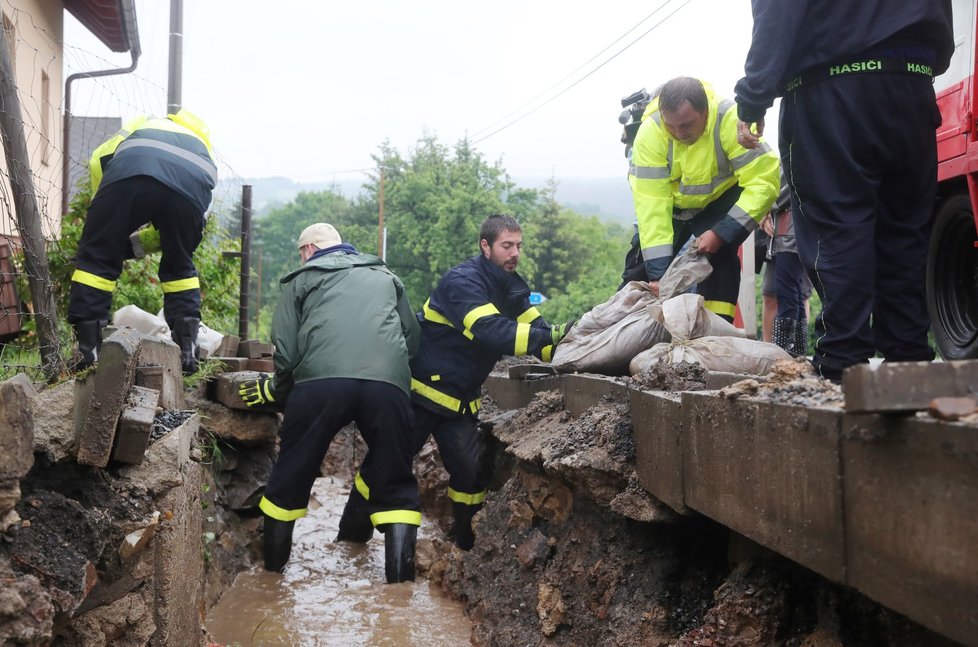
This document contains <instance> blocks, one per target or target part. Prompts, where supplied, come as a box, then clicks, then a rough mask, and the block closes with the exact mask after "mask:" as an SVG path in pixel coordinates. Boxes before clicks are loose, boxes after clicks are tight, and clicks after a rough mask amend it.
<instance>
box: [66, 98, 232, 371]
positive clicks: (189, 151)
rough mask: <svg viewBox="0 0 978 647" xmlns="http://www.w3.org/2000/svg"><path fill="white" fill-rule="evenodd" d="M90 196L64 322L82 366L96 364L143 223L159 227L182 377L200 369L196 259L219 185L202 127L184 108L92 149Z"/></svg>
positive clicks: (166, 302) (163, 283) (167, 306)
mask: <svg viewBox="0 0 978 647" xmlns="http://www.w3.org/2000/svg"><path fill="white" fill-rule="evenodd" d="M90 166H91V175H92V189H93V190H95V197H94V198H92V204H91V206H90V207H89V208H88V215H87V216H86V219H85V228H84V229H83V230H82V236H81V241H79V243H78V251H77V253H76V254H75V271H74V273H73V274H72V275H71V291H70V293H69V296H68V321H69V322H71V324H72V325H73V326H74V328H75V335H76V337H77V338H78V351H79V353H80V354H81V361H80V362H79V363H78V364H77V365H76V368H78V369H82V368H86V367H88V366H91V365H92V364H94V363H95V362H96V361H97V360H98V350H99V347H100V346H101V344H102V337H101V333H102V328H103V327H105V326H106V325H107V324H108V322H109V310H110V308H111V306H112V292H113V291H114V290H115V282H116V280H117V279H118V278H119V275H120V274H121V273H122V264H123V261H125V259H126V258H127V257H131V253H132V248H131V246H130V242H129V234H130V233H132V232H134V231H136V230H137V229H139V228H140V227H142V226H143V225H145V224H146V223H152V224H153V225H154V226H155V227H156V229H158V230H159V235H160V245H161V247H162V251H163V255H162V257H161V258H160V268H159V276H160V287H162V289H163V316H164V318H165V319H166V323H167V325H168V326H170V330H171V331H172V334H173V341H175V342H176V343H177V345H179V346H180V351H181V364H182V366H183V372H184V373H193V372H194V371H196V370H197V352H198V349H197V333H198V330H199V329H200V280H199V279H198V278H197V269H196V268H195V267H194V262H193V254H194V250H196V249H197V246H198V245H200V241H201V240H202V238H203V233H204V213H205V212H206V211H207V206H208V205H209V204H210V201H211V193H212V191H213V190H214V187H215V185H216V184H217V166H216V164H215V163H214V158H213V154H212V149H211V143H210V136H209V133H208V130H207V126H206V125H205V124H204V122H202V121H201V120H200V119H199V118H197V117H196V116H195V115H193V114H192V113H190V112H188V111H187V110H180V111H179V112H177V113H176V114H171V115H167V117H166V119H153V118H149V117H139V118H137V119H135V120H133V121H131V122H129V123H127V124H126V125H125V127H123V129H122V130H120V131H119V132H118V133H116V134H115V135H114V136H113V137H111V138H110V139H109V140H107V141H105V142H103V143H102V144H101V145H99V147H98V148H96V149H95V152H94V153H93V154H92V159H91V162H90Z"/></svg>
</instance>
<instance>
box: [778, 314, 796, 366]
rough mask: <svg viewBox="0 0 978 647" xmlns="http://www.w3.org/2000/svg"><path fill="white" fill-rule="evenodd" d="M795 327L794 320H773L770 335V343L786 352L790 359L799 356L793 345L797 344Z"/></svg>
mask: <svg viewBox="0 0 978 647" xmlns="http://www.w3.org/2000/svg"><path fill="white" fill-rule="evenodd" d="M797 326H798V322H797V321H795V320H794V319H783V318H782V319H775V320H774V329H773V330H772V335H771V338H772V341H774V343H775V344H777V345H778V346H780V347H781V348H783V349H784V350H785V351H787V352H788V354H789V355H791V356H792V357H798V356H799V355H801V353H799V352H798V350H797V349H796V348H795V345H796V344H797V343H798V333H797V332H796V330H797Z"/></svg>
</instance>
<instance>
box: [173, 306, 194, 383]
mask: <svg viewBox="0 0 978 647" xmlns="http://www.w3.org/2000/svg"><path fill="white" fill-rule="evenodd" d="M175 324H176V325H174V327H173V331H172V333H171V336H172V337H173V341H174V342H176V344H177V345H178V346H179V347H180V366H181V368H182V369H183V374H184V375H190V374H191V373H196V372H197V365H198V355H199V354H200V348H199V347H198V346H197V333H198V332H199V331H200V319H197V318H196V317H183V318H181V319H177V320H176V322H175Z"/></svg>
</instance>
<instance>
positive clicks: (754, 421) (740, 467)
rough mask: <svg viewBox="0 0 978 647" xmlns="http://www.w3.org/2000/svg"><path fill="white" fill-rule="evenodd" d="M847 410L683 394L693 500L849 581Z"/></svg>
mask: <svg viewBox="0 0 978 647" xmlns="http://www.w3.org/2000/svg"><path fill="white" fill-rule="evenodd" d="M842 415H843V414H842V412H841V411H837V410H828V409H810V408H804V407H798V406H793V405H785V404H777V403H773V402H759V401H750V400H742V399H738V400H730V399H726V398H721V397H719V396H717V395H716V394H711V393H696V392H686V393H683V394H682V417H683V443H682V446H683V492H684V499H685V503H686V505H687V506H689V507H690V508H693V509H694V510H696V511H698V512H701V513H703V514H705V515H706V516H708V517H710V518H712V519H714V520H716V521H718V522H720V523H722V524H724V525H726V526H728V527H730V528H731V529H733V530H735V531H737V532H739V533H740V534H742V535H744V536H746V537H748V538H749V539H752V540H753V541H756V542H757V543H759V544H761V545H762V546H766V547H767V548H770V549H771V550H774V551H776V552H778V553H781V554H782V555H784V556H786V557H788V558H790V559H793V560H794V561H796V562H798V563H799V564H801V565H803V566H805V567H807V568H810V569H811V570H813V571H815V572H817V573H819V574H821V575H824V576H825V577H827V578H829V579H831V580H834V581H836V582H843V581H844V580H845V549H844V533H843V507H842V483H841V459H840V448H839V447H840V435H841V427H842V423H841V420H842Z"/></svg>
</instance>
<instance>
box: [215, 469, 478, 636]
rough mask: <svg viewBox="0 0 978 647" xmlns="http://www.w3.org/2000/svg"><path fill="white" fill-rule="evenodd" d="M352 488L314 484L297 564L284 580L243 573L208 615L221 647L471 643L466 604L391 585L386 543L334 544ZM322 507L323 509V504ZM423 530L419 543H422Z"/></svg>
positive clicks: (331, 481)
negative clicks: (387, 574) (386, 568)
mask: <svg viewBox="0 0 978 647" xmlns="http://www.w3.org/2000/svg"><path fill="white" fill-rule="evenodd" d="M348 492H349V486H348V484H347V483H345V481H344V480H342V479H338V478H333V477H326V478H321V479H318V480H317V481H316V486H315V487H314V488H313V499H314V500H313V501H312V502H310V511H309V514H308V515H307V516H306V517H304V518H303V519H300V520H299V521H297V522H296V527H295V536H294V545H293V548H292V557H291V559H290V560H289V563H288V565H287V566H286V568H285V572H284V573H282V574H278V573H269V572H267V571H265V570H263V569H262V568H261V567H260V566H256V567H254V568H252V569H250V570H247V571H245V572H243V573H241V574H240V575H239V576H238V578H237V579H236V580H235V582H234V584H233V585H232V586H231V588H230V589H229V590H228V591H227V592H226V593H225V594H224V596H223V597H222V598H221V600H220V601H219V602H218V604H217V605H216V606H215V607H214V608H212V609H211V610H210V611H209V612H208V614H207V622H206V625H207V631H208V633H209V634H210V635H211V638H212V639H213V640H214V641H215V642H216V643H218V644H220V645H228V646H230V645H240V647H252V646H254V647H259V646H266V645H267V646H272V645H275V646H278V645H295V646H299V645H301V646H302V647H314V646H319V645H322V646H325V645H355V646H359V645H363V646H371V647H372V646H374V645H412V646H414V647H425V646H431V647H435V646H438V647H441V646H443V645H466V644H469V637H470V634H471V623H470V622H469V620H468V619H467V618H466V617H465V615H464V614H463V613H462V605H461V603H458V602H454V601H452V600H449V599H448V598H446V597H444V596H443V595H442V593H441V591H440V590H438V589H437V588H436V587H433V586H430V585H429V584H428V582H427V580H425V579H422V578H419V579H418V581H417V582H407V583H403V584H393V585H391V584H386V583H385V580H384V539H383V535H381V534H380V533H374V537H373V539H371V540H370V542H369V543H367V545H366V546H361V545H355V544H349V543H345V542H341V543H335V542H333V538H334V537H336V533H337V529H338V524H339V518H340V514H341V513H342V510H343V504H344V502H345V501H346V495H347V493H348ZM317 504H318V505H317ZM424 531H425V527H424V526H422V528H421V532H420V534H419V538H420V537H423V536H424Z"/></svg>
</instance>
